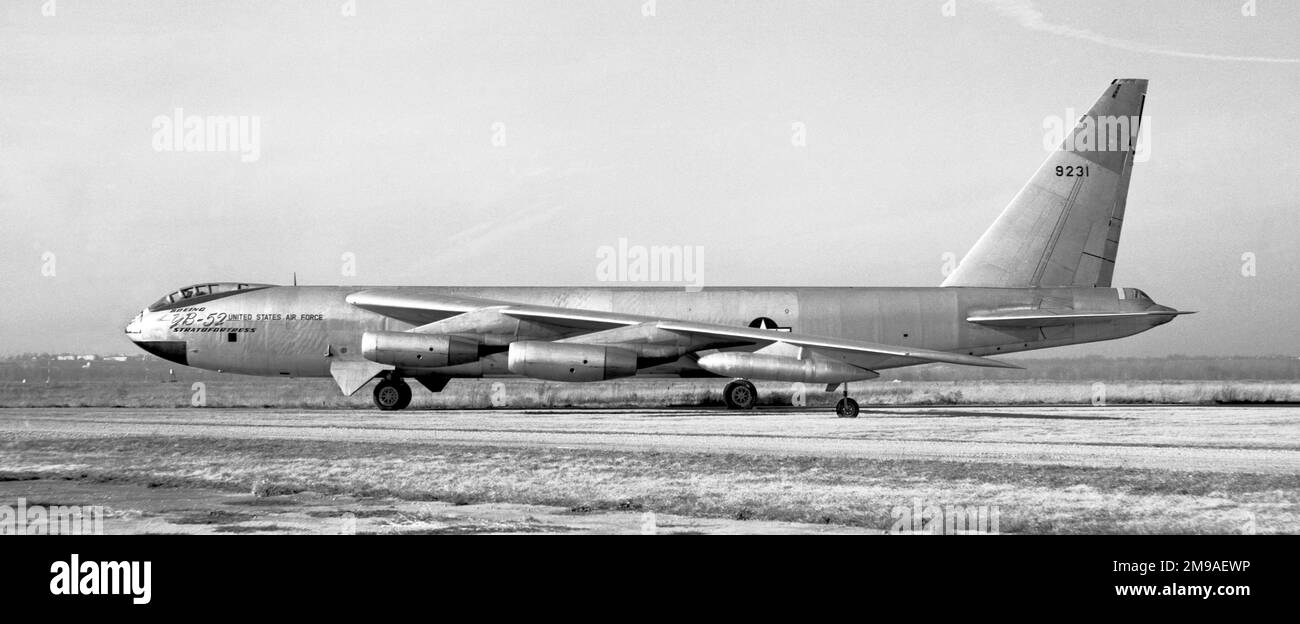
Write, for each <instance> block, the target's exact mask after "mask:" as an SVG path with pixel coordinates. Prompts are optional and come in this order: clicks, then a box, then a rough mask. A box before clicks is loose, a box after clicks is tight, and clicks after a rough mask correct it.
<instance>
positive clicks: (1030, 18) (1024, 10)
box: [976, 0, 1300, 63]
mask: <svg viewBox="0 0 1300 624" xmlns="http://www.w3.org/2000/svg"><path fill="white" fill-rule="evenodd" d="M976 1H977V2H980V3H981V4H986V5H988V6H990V7H992V8H993V9H994V10H995V11H997V12H998V13H1001V14H1002V15H1005V16H1007V17H1010V18H1011V19H1014V20H1016V21H1017V22H1020V25H1021V26H1024V27H1025V28H1028V29H1030V30H1038V31H1042V32H1046V33H1051V34H1053V35H1061V36H1063V37H1074V38H1075V39H1083V40H1084V41H1091V42H1093V43H1097V44H1101V45H1104V46H1110V47H1112V48H1119V49H1121V50H1129V51H1132V52H1143V53H1147V54H1163V55H1165V56H1177V57H1182V58H1194V59H1203V60H1209V61H1239V62H1249V63H1300V58H1279V57H1273V56H1232V55H1227V54H1204V53H1201V52H1183V51H1181V50H1169V49H1166V48H1161V47H1158V46H1154V45H1151V44H1148V43H1142V42H1140V41H1129V40H1127V39H1117V38H1115V37H1108V36H1106V35H1103V34H1100V33H1095V32H1093V31H1091V30H1087V29H1084V28H1074V27H1072V26H1066V25H1063V24H1053V23H1050V22H1048V21H1047V20H1046V19H1044V17H1043V14H1042V12H1040V11H1039V10H1038V8H1037V7H1035V6H1034V3H1033V0H976Z"/></svg>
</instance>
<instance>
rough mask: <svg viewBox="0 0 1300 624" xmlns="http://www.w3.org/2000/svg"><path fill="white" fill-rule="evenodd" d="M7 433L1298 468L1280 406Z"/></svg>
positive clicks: (616, 416)
mask: <svg viewBox="0 0 1300 624" xmlns="http://www.w3.org/2000/svg"><path fill="white" fill-rule="evenodd" d="M0 432H2V435H4V436H6V437H9V438H11V439H23V438H31V437H36V438H43V437H60V438H69V437H71V438H96V437H100V438H103V437H119V436H177V437H205V438H237V439H294V440H321V441H347V442H353V443H366V442H373V443H414V444H438V445H466V446H476V447H483V446H487V447H503V448H537V447H548V448H574V449H603V450H620V451H637V452H644V451H655V452H661V453H702V454H746V455H775V456H795V457H800V456H807V457H839V458H861V459H874V460H934V461H948V462H980V463H998V464H1013V465H1014V464H1023V465H1062V466H1080V467H1102V468H1125V467H1127V468H1141V469H1155V470H1175V471H1202V472H1222V473H1260V474H1300V409H1298V408H1294V407H1213V406H1206V407H1199V406H1138V407H1129V406H1106V407H1090V406H1082V407H1080V406H1071V407H898V408H884V409H873V410H863V413H862V416H861V417H859V418H857V419H840V418H835V417H834V415H833V414H832V413H831V412H830V411H829V410H825V409H816V410H805V409H799V408H784V409H759V410H755V411H751V412H743V413H741V412H728V411H725V410H700V409H660V410H621V409H619V410H585V411H571V410H472V411H404V412H396V413H388V412H379V411H374V410H356V411H353V410H322V411H303V410H284V409H208V408H195V409H180V410H177V409H95V408H75V409H74V408H66V409H25V408H23V409H2V410H0Z"/></svg>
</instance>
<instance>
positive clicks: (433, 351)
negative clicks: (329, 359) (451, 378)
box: [361, 331, 478, 369]
mask: <svg viewBox="0 0 1300 624" xmlns="http://www.w3.org/2000/svg"><path fill="white" fill-rule="evenodd" d="M361 356H362V357H364V358H366V359H367V360H370V361H371V362H378V363H380V364H389V365H392V366H396V367H397V368H406V369H412V368H441V367H443V366H455V365H457V364H466V363H469V362H475V361H477V360H478V342H477V341H475V340H473V339H471V338H461V337H459V336H446V335H442V334H416V333H411V332H386V331H381V332H366V333H365V334H362V336H361Z"/></svg>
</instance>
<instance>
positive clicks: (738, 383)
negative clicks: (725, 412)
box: [722, 379, 758, 410]
mask: <svg viewBox="0 0 1300 624" xmlns="http://www.w3.org/2000/svg"><path fill="white" fill-rule="evenodd" d="M722 400H723V401H725V402H726V403H727V409H734V410H747V409H754V406H755V405H757V404H758V390H756V389H754V384H752V383H749V380H748V379H737V380H735V381H733V382H731V383H729V384H727V387H726V388H725V389H723V391H722Z"/></svg>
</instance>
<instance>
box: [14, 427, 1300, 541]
mask: <svg viewBox="0 0 1300 624" xmlns="http://www.w3.org/2000/svg"><path fill="white" fill-rule="evenodd" d="M0 450H3V453H0V455H2V456H3V460H0V481H18V480H23V479H38V478H39V479H52V478H53V479H65V480H75V481H82V482H87V483H92V484H95V483H98V484H135V485H142V486H147V487H149V488H163V489H170V488H216V489H220V490H227V491H231V492H244V493H250V492H251V493H254V494H255V495H257V496H259V497H265V498H267V499H274V498H275V497H279V496H286V495H294V494H301V493H304V492H311V493H315V494H319V495H325V496H346V497H350V498H353V499H354V498H363V499H366V498H372V499H373V498H378V499H389V500H398V501H443V502H449V503H453V504H456V505H475V504H482V503H528V504H541V505H552V506H559V507H562V508H566V509H568V510H569V511H570V512H571V513H573V514H590V513H599V512H602V511H638V512H639V511H654V512H656V513H664V514H677V515H682V516H688V517H702V518H728V519H732V520H741V521H762V520H777V521H791V522H805V523H818V524H829V525H843V526H851V527H860V528H862V529H864V530H872V531H885V530H888V529H889V528H890V527H891V525H892V524H893V523H894V521H895V520H896V515H895V510H897V509H898V508H899V507H900V506H910V505H912V504H913V502H914V501H918V500H919V501H925V502H926V504H941V505H945V506H950V505H979V506H994V507H996V508H997V509H998V510H999V516H1000V520H999V527H998V530H999V531H1000V532H1002V533H1241V532H1260V533H1295V532H1297V531H1300V511H1298V510H1300V487H1297V485H1298V484H1297V480H1298V478H1297V477H1296V476H1295V475H1288V474H1282V475H1257V474H1230V473H1210V472H1205V473H1202V472H1174V471H1160V470H1134V469H1102V468H1079V467H1063V466H1024V465H1010V464H989V463H962V462H942V461H872V460H868V461H862V460H848V459H837V458H817V457H773V456H763V455H746V454H704V453H656V452H617V451H599V450H579V449H561V448H533V449H525V448H497V447H472V446H440V445H436V444H433V445H430V444H378V443H351V442H329V441H311V440H247V439H218V438H207V437H163V436H128V437H120V438H82V439H69V438H32V439H23V440H12V439H11V440H3V441H0ZM243 513H245V514H247V513H249V512H247V511H246V512H243ZM247 519H248V518H231V519H221V518H218V519H216V520H221V521H222V522H221V523H222V524H223V525H239V524H240V523H241V522H243V521H245V520H247ZM216 520H213V519H212V518H210V517H208V516H207V515H203V514H199V521H202V522H215V521H216ZM227 520H228V521H227ZM227 528H228V529H229V530H231V531H235V530H252V529H249V528H247V526H246V527H245V529H240V528H239V526H231V527H227ZM223 530H225V529H223Z"/></svg>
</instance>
